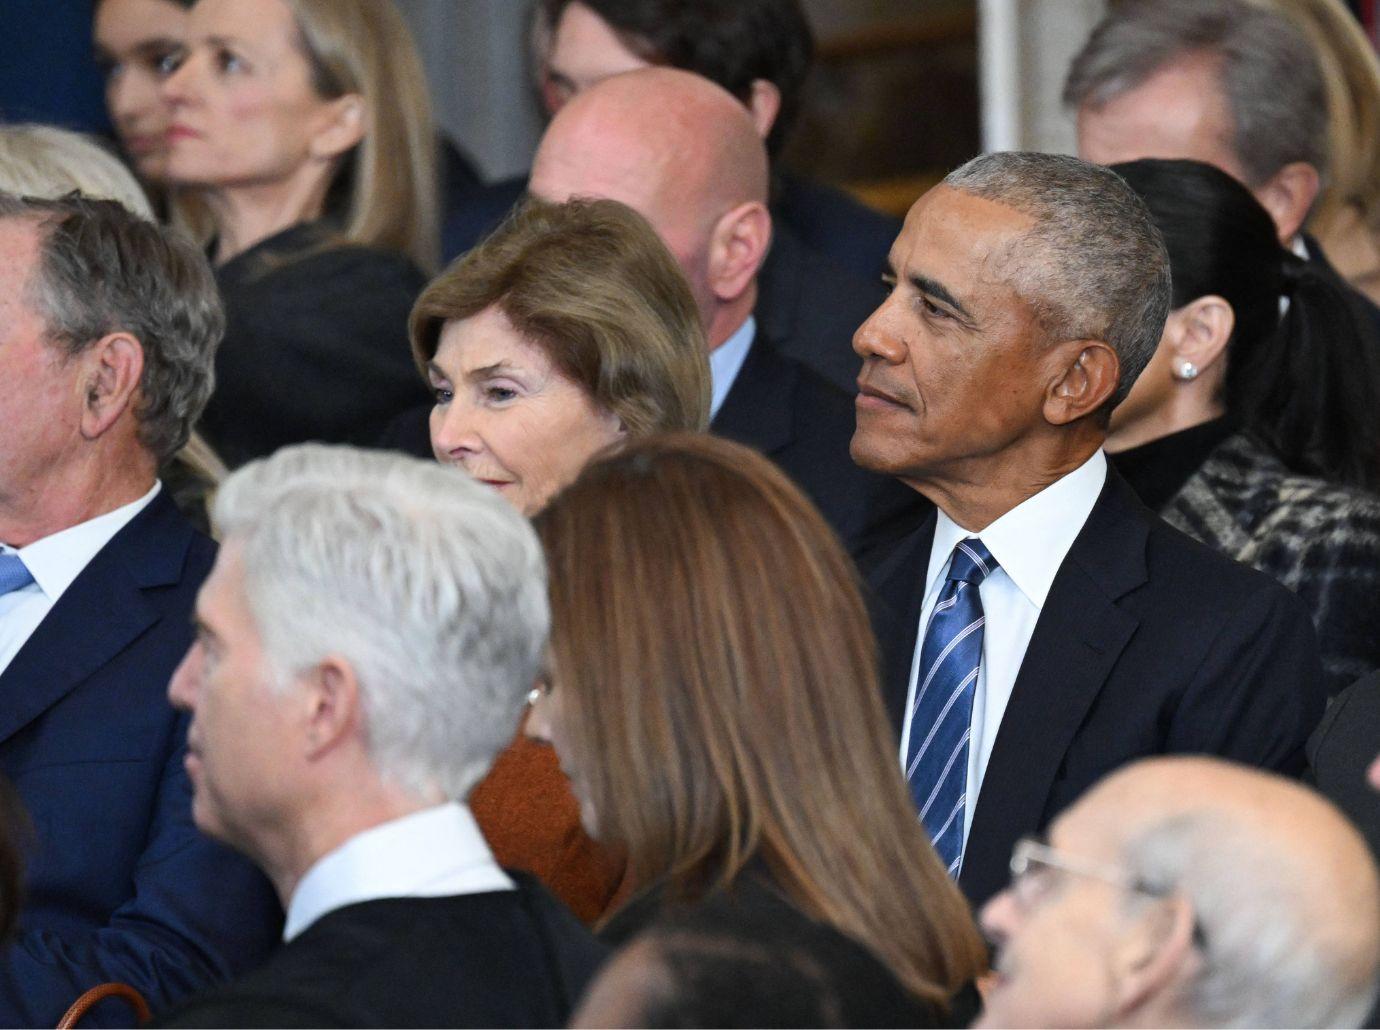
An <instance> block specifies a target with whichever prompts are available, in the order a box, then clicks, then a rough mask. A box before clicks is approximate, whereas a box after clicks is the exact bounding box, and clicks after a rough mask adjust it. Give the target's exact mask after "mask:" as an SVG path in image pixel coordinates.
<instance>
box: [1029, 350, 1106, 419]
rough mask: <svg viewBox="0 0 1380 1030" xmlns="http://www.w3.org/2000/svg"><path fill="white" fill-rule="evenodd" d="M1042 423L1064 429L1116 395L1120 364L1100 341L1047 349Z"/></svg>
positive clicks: (1099, 407)
mask: <svg viewBox="0 0 1380 1030" xmlns="http://www.w3.org/2000/svg"><path fill="white" fill-rule="evenodd" d="M1049 360H1050V361H1051V363H1052V366H1053V368H1052V371H1051V377H1050V384H1049V389H1048V391H1047V392H1046V393H1045V407H1044V416H1045V421H1046V422H1048V423H1049V424H1050V425H1054V426H1066V425H1068V424H1069V423H1071V422H1077V421H1078V420H1079V419H1080V418H1085V417H1087V416H1088V415H1091V414H1093V413H1094V412H1096V411H1099V410H1100V409H1101V408H1102V406H1103V405H1105V404H1106V403H1107V401H1108V400H1110V399H1111V396H1112V394H1114V393H1115V392H1116V387H1117V383H1118V382H1120V380H1121V362H1120V361H1119V360H1118V359H1117V356H1116V351H1114V350H1112V348H1111V347H1109V346H1107V344H1105V343H1103V342H1102V341H1101V340H1065V341H1064V342H1063V343H1059V344H1056V345H1055V346H1054V347H1053V348H1051V349H1050V353H1049Z"/></svg>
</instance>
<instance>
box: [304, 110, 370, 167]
mask: <svg viewBox="0 0 1380 1030" xmlns="http://www.w3.org/2000/svg"><path fill="white" fill-rule="evenodd" d="M367 120H368V112H367V109H366V108H365V106H364V98H363V97H362V96H360V95H359V94H358V93H346V94H345V95H344V96H339V97H336V98H335V99H334V100H329V101H327V102H326V109H325V111H324V112H323V113H322V116H321V118H320V120H319V122H318V124H317V127H316V128H315V130H314V131H313V132H312V134H311V138H310V141H309V143H308V152H309V153H310V154H311V155H312V157H315V158H317V159H318V160H322V161H332V160H334V159H335V158H337V157H340V156H341V155H342V154H344V153H346V152H347V151H349V150H350V149H351V148H352V147H354V146H355V145H356V144H358V143H359V141H360V140H362V139H364V134H365V131H366V130H367V129H368V126H367V125H366V124H365V123H366V122H367Z"/></svg>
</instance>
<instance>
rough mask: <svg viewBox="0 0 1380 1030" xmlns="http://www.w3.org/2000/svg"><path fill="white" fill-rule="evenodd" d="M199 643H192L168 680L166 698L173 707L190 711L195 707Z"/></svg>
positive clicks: (199, 666)
mask: <svg viewBox="0 0 1380 1030" xmlns="http://www.w3.org/2000/svg"><path fill="white" fill-rule="evenodd" d="M200 651H201V645H200V644H195V643H194V644H192V646H191V647H189V648H188V649H187V653H186V654H185V655H183V656H182V661H181V662H179V663H178V666H177V668H176V669H174V670H173V674H172V679H171V680H169V681H168V700H169V701H170V702H171V703H172V706H173V707H174V708H180V709H182V710H183V711H187V712H190V711H192V709H193V708H195V707H196V684H197V682H198V680H199V678H200V669H201V654H200Z"/></svg>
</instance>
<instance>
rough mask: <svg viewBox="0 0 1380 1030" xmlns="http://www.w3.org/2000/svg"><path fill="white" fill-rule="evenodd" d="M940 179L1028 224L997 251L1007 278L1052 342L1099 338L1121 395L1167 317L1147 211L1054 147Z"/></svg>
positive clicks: (998, 157)
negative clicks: (1117, 373) (1117, 374)
mask: <svg viewBox="0 0 1380 1030" xmlns="http://www.w3.org/2000/svg"><path fill="white" fill-rule="evenodd" d="M944 185H945V186H948V187H949V188H951V189H955V190H961V191H962V192H964V193H968V194H971V195H973V196H977V197H982V198H984V199H986V200H992V201H996V202H997V203H1000V204H1005V205H1007V206H1008V207H1012V208H1014V209H1016V210H1017V211H1020V212H1021V213H1022V214H1025V215H1027V216H1029V217H1030V218H1032V219H1034V221H1035V224H1034V226H1033V227H1032V228H1031V229H1030V230H1029V231H1028V232H1026V233H1025V235H1024V236H1022V237H1021V238H1020V239H1019V240H1017V241H1016V243H1015V245H1014V246H1013V247H1012V249H1011V250H1010V251H1009V252H1008V253H1007V255H1005V261H1006V266H1007V270H1008V271H1009V275H1010V281H1011V284H1012V285H1013V286H1014V287H1015V288H1016V292H1017V293H1019V294H1020V295H1021V297H1022V299H1024V300H1025V301H1026V303H1028V304H1030V305H1031V306H1032V307H1033V308H1034V310H1035V315H1036V318H1037V319H1038V320H1039V323H1040V325H1041V327H1042V328H1043V329H1044V330H1045V332H1046V334H1047V335H1048V336H1049V338H1050V339H1051V340H1055V341H1057V340H1101V341H1102V342H1104V343H1106V344H1107V345H1108V346H1109V347H1111V348H1112V350H1114V351H1115V352H1116V355H1117V358H1118V360H1119V362H1120V364H1121V381H1120V382H1119V383H1118V385H1117V389H1116V392H1115V393H1114V394H1113V395H1112V398H1111V400H1110V401H1109V402H1108V405H1107V407H1106V409H1105V410H1108V411H1109V410H1111V408H1113V407H1115V406H1116V405H1117V404H1120V403H1121V401H1122V400H1124V399H1125V397H1126V395H1127V393H1129V392H1130V390H1131V386H1132V384H1133V383H1135V381H1136V377H1137V376H1139V375H1140V373H1141V372H1142V371H1143V370H1144V368H1145V366H1146V365H1147V364H1148V363H1149V361H1150V358H1151V357H1152V356H1153V355H1154V353H1155V349H1156V348H1157V347H1158V346H1159V342H1160V335H1161V334H1162V333H1163V331H1164V323H1165V319H1166V318H1168V316H1169V302H1170V287H1169V253H1168V251H1167V250H1166V249H1165V246H1164V240H1163V239H1162V238H1161V237H1160V232H1159V230H1158V229H1157V228H1155V223H1154V222H1153V221H1152V220H1151V217H1150V211H1149V209H1148V208H1146V206H1145V202H1144V201H1143V200H1141V199H1140V197H1139V196H1137V195H1136V192H1135V191H1134V190H1133V189H1131V187H1129V186H1127V185H1126V183H1125V182H1124V181H1122V179H1121V177H1120V176H1118V175H1116V174H1115V173H1114V172H1110V171H1108V170H1107V169H1106V168H1103V167H1101V166H1100V165H1094V164H1089V163H1088V162H1086V161H1080V160H1078V158H1076V157H1068V156H1066V155H1063V154H1035V153H1025V152H1019V151H1009V152H1004V153H997V154H984V155H983V156H981V157H976V158H974V159H973V160H971V161H969V162H968V163H967V164H965V165H963V166H961V167H959V168H956V169H955V170H954V171H952V172H950V173H949V175H948V176H947V177H946V178H945V179H944Z"/></svg>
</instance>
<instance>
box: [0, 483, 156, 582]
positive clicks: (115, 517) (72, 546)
mask: <svg viewBox="0 0 1380 1030" xmlns="http://www.w3.org/2000/svg"><path fill="white" fill-rule="evenodd" d="M161 487H162V483H160V482H158V481H157V480H155V481H154V484H153V488H152V489H151V490H149V492H148V493H146V494H144V496H143V497H140V498H139V499H138V500H137V501H131V502H130V503H129V504H126V505H122V506H121V507H119V508H116V509H115V510H114V511H108V512H106V513H105V514H104V515H97V516H96V517H95V518H94V519H87V520H86V521H85V522H80V523H78V524H77V525H75V526H69V527H68V528H67V529H64V530H61V531H60V532H57V533H53V534H52V535H50V536H45V537H44V538H43V539H42V540H35V541H34V542H33V543H31V544H29V545H28V546H27V547H21V548H20V549H19V550H18V551H17V552H16V551H14V549H13V548H10V547H5V548H3V550H5V551H7V552H13V553H17V554H18V555H19V557H20V559H22V560H23V562H24V566H25V568H27V569H28V570H29V574H30V575H32V576H33V578H34V582H35V583H37V584H38V587H39V589H40V590H42V591H43V593H44V596H46V597H47V598H48V600H49V601H51V602H53V603H56V602H57V599H58V598H59V597H61V596H62V595H63V593H64V592H65V591H66V590H67V588H68V587H70V586H71V585H72V583H73V581H75V580H76V578H77V577H78V576H80V575H81V573H82V570H83V569H85V568H86V566H88V565H89V564H91V559H92V558H94V557H96V555H97V554H99V553H100V552H101V549H102V548H104V547H105V545H106V544H108V543H110V541H111V540H112V539H113V538H114V537H115V534H116V533H118V532H120V530H122V529H124V528H125V526H127V525H129V523H130V522H132V521H133V520H134V516H136V515H138V514H139V513H140V512H141V511H143V510H144V509H145V508H147V507H148V506H149V503H150V502H151V501H152V500H153V499H154V497H156V496H157V495H158V491H159V489H160V488H161Z"/></svg>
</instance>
